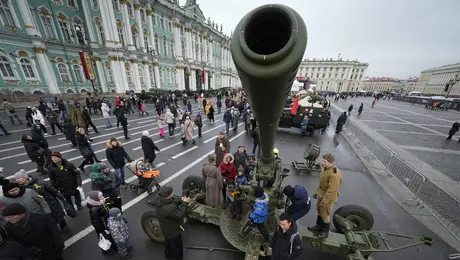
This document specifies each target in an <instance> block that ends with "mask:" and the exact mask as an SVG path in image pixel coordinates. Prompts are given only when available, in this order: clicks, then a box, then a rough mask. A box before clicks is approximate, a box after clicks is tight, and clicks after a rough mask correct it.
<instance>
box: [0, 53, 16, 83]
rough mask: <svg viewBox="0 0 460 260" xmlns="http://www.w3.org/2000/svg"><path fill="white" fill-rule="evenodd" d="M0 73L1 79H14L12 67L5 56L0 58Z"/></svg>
mask: <svg viewBox="0 0 460 260" xmlns="http://www.w3.org/2000/svg"><path fill="white" fill-rule="evenodd" d="M0 71H1V72H2V76H3V79H16V76H15V75H14V70H13V66H12V65H11V62H10V60H9V59H8V58H7V57H5V56H0Z"/></svg>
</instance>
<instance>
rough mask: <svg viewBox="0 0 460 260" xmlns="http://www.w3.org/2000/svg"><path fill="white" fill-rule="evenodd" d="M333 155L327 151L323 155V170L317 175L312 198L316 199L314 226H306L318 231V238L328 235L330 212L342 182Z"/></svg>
mask: <svg viewBox="0 0 460 260" xmlns="http://www.w3.org/2000/svg"><path fill="white" fill-rule="evenodd" d="M334 161H335V157H334V155H332V154H330V153H327V154H325V155H323V160H322V162H321V166H322V167H323V171H322V172H321V174H320V176H319V185H318V189H317V190H316V193H315V195H313V198H314V199H317V203H316V210H317V212H318V217H317V218H316V226H314V227H308V230H310V231H313V232H319V234H318V237H319V238H327V236H328V235H329V226H330V224H331V213H332V208H333V207H334V203H335V202H336V201H337V200H338V199H339V196H340V194H339V188H340V185H341V184H342V175H341V174H340V171H339V169H337V167H335V166H334Z"/></svg>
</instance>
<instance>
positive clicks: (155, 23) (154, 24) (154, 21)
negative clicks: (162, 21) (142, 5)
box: [152, 13, 157, 28]
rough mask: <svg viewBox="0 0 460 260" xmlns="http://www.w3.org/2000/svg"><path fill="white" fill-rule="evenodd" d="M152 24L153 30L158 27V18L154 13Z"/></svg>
mask: <svg viewBox="0 0 460 260" xmlns="http://www.w3.org/2000/svg"><path fill="white" fill-rule="evenodd" d="M152 24H153V28H155V27H157V18H156V16H155V14H153V13H152Z"/></svg>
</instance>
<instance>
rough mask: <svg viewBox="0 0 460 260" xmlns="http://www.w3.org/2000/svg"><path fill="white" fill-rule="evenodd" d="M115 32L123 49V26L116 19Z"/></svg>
mask: <svg viewBox="0 0 460 260" xmlns="http://www.w3.org/2000/svg"><path fill="white" fill-rule="evenodd" d="M117 32H118V38H119V40H120V43H121V46H122V47H123V46H125V37H124V34H123V24H122V23H121V21H120V20H118V19H117Z"/></svg>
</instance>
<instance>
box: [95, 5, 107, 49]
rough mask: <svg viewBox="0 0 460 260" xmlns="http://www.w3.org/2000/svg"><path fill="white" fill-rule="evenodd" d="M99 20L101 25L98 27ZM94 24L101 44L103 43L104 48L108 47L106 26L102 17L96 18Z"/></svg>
mask: <svg viewBox="0 0 460 260" xmlns="http://www.w3.org/2000/svg"><path fill="white" fill-rule="evenodd" d="M96 1H97V0H96ZM98 20H99V24H100V25H98ZM93 22H94V25H95V27H96V33H97V38H98V39H99V42H100V43H101V45H102V46H106V41H105V31H104V24H103V23H102V19H101V18H100V17H95V18H94V20H93ZM101 29H102V30H101ZM102 34H103V35H102Z"/></svg>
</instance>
